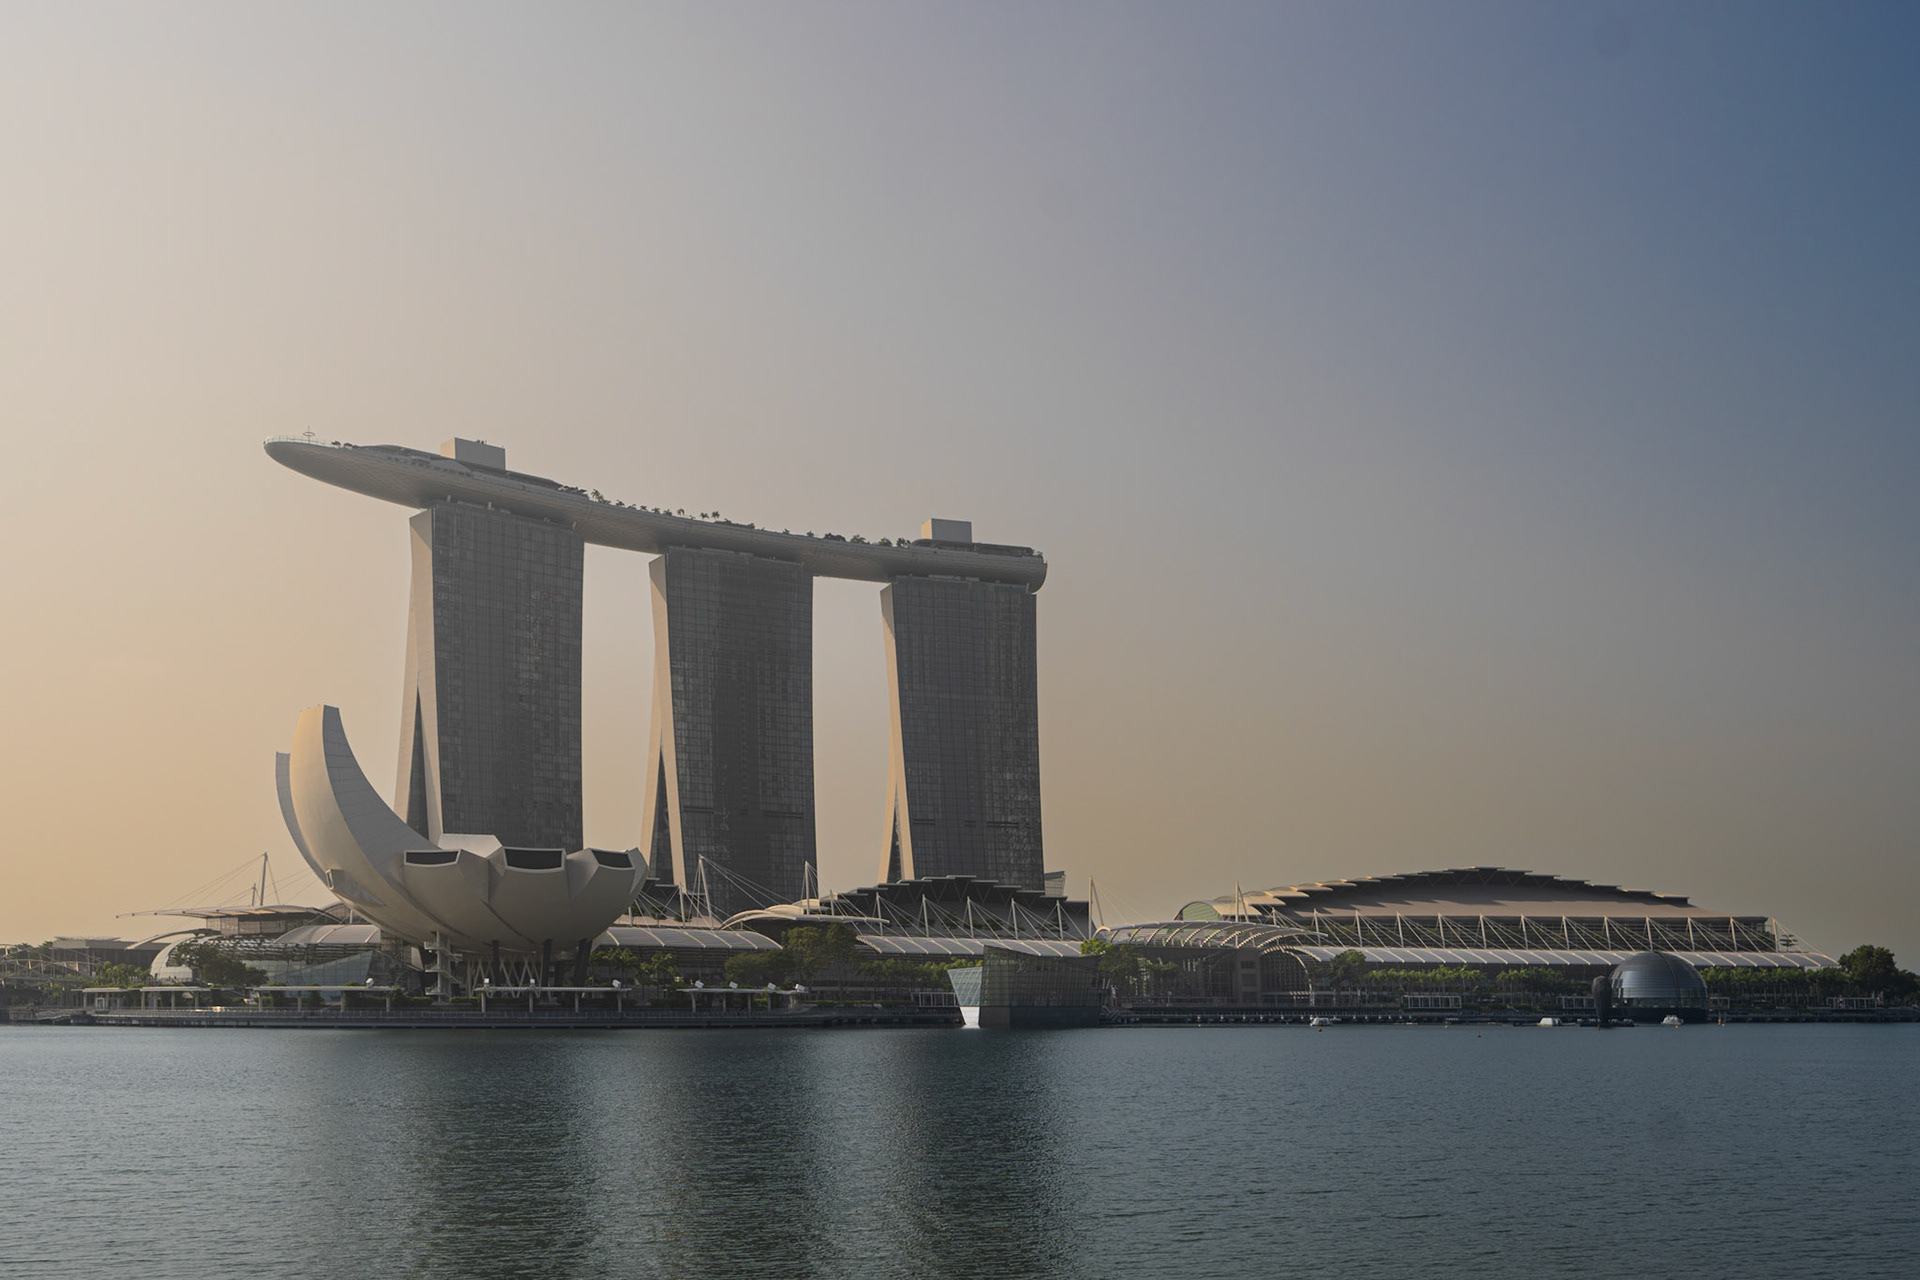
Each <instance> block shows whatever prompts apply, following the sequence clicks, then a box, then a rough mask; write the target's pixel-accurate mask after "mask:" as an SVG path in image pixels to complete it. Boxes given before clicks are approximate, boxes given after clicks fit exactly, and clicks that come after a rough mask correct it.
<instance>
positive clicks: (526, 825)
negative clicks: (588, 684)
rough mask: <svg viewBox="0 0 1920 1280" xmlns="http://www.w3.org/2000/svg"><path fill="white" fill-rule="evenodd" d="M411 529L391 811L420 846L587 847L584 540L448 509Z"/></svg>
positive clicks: (421, 518)
mask: <svg viewBox="0 0 1920 1280" xmlns="http://www.w3.org/2000/svg"><path fill="white" fill-rule="evenodd" d="M409 524H410V526H411V528H412V531H413V540H412V541H413V592H412V600H411V603H410V605H409V610H408V615H407V673H406V682H405V685H404V687H403V694H402V702H401V713H400V720H401V724H400V768H399V777H398V781H397V783H396V786H395V789H394V790H395V794H394V808H395V809H396V810H398V811H399V812H400V813H402V814H404V815H405V816H406V820H407V825H408V826H410V827H412V828H413V829H414V830H415V831H418V832H419V833H420V834H422V835H424V836H426V837H427V838H428V839H429V840H434V841H438V840H439V839H440V838H441V836H442V835H443V834H445V833H447V832H461V833H470V834H477V835H491V836H497V837H498V838H499V839H500V842H501V843H502V844H506V845H511V846H514V847H516V848H540V849H578V848H580V847H582V845H583V843H584V841H583V840H582V838H581V817H580V814H581V799H580V627H581V574H582V569H583V565H584V553H583V543H582V542H581V539H580V535H579V534H577V533H575V532H574V531H573V530H572V529H570V528H567V527H565V526H562V525H557V524H552V523H550V522H548V521H544V520H533V519H528V518H526V517H522V516H516V515H512V514H510V513H508V512H505V511H496V510H494V509H492V508H489V507H477V506H472V505H469V504H466V503H457V502H442V503H437V504H436V505H434V506H433V507H432V508H430V509H428V510H426V511H422V512H421V513H420V514H418V515H416V516H414V517H413V519H412V520H411V521H410V522H409Z"/></svg>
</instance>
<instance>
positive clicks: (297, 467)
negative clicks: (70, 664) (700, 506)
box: [266, 436, 1047, 591]
mask: <svg viewBox="0 0 1920 1280" xmlns="http://www.w3.org/2000/svg"><path fill="white" fill-rule="evenodd" d="M266 451H267V456H268V457H270V458H272V459H273V460H274V461H275V462H278V463H279V464H280V465H282V466H284V467H287V468H289V469H291V470H294V471H298V472H299V473H300V474H302V475H305V476H311V477H313V478H314V479H315V480H323V481H325V482H326V483H328V484H330V485H335V486H337V487H339V488H342V489H351V490H352V491H353V492H355V493H362V494H365V495H367V496H368V497H370V498H379V499H381V500H382V501H385V502H394V503H398V504H400V505H401V506H405V507H415V508H424V507H431V506H432V505H433V504H435V503H437V502H466V503H472V504H474V505H476V506H489V507H494V508H500V509H505V510H507V511H511V512H513V513H514V514H516V515H522V516H532V517H535V518H537V519H541V520H551V521H553V522H554V523H556V524H561V525H565V526H567V527H568V528H571V529H572V530H573V531H574V532H575V533H577V534H579V535H580V537H581V538H582V539H583V540H585V541H587V542H591V543H594V544H595V545H597V546H603V547H618V548H620V549H622V550H625V551H640V552H648V553H658V552H663V551H665V550H667V549H668V548H669V547H693V548H701V549H708V550H716V551H741V552H746V553H748V554H750V555H756V556H765V557H767V558H768V559H773V560H789V561H793V562H796V563H798V564H799V565H801V566H802V567H803V568H805V569H806V570H807V572H808V573H811V574H812V575H814V576H815V577H819V578H851V579H855V580H857V581H863V582H890V581H892V580H893V579H895V578H901V577H948V578H974V579H978V580H980V581H983V582H1005V583H1013V584H1017V585H1020V586H1024V587H1027V588H1029V589H1031V590H1035V591H1037V590H1039V589H1040V586H1041V584H1042V583H1044V582H1045V581H1046V580H1047V562H1046V560H1044V559H1043V558H1042V557H1041V556H1040V555H1038V554H1037V553H1036V552H1034V550H1033V549H1032V548H1031V547H1011V546H1000V545H998V544H994V543H983V542H968V543H952V542H938V541H935V540H934V539H930V538H922V539H919V540H917V541H915V542H914V543H912V544H910V545H905V546H880V545H878V544H877V543H870V542H849V541H847V540H845V539H843V538H840V537H838V536H837V535H832V534H829V535H825V536H822V537H809V536H808V535H806V534H801V533H776V532H774V531H773V530H771V529H756V528H754V527H753V526H752V525H746V524H735V523H733V522H732V521H729V520H718V519H714V520H700V519H695V518H693V517H690V516H676V515H667V514H665V513H663V512H657V511H648V510H646V509H645V508H643V507H635V506H627V505H624V504H622V503H616V502H608V501H603V500H601V499H596V498H594V497H593V496H592V495H591V494H590V493H588V492H587V491H586V490H583V489H578V488H574V487H572V486H570V485H563V484H560V483H559V482H557V481H554V480H549V479H547V478H545V477H544V476H535V475H527V474H525V473H523V472H519V471H508V470H506V469H504V468H501V467H492V466H487V465H485V464H483V463H479V462H473V461H467V462H461V461H456V460H455V459H453V458H449V457H443V456H441V455H440V454H435V453H427V452H425V451H424V450H421V449H410V448H407V447H405V446H404V445H392V444H379V445H354V444H346V443H340V442H331V443H323V442H320V441H316V440H307V439H300V438H292V437H285V436H276V437H274V438H272V439H270V440H268V441H267V442H266Z"/></svg>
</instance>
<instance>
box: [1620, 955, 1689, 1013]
mask: <svg viewBox="0 0 1920 1280" xmlns="http://www.w3.org/2000/svg"><path fill="white" fill-rule="evenodd" d="M1611 982H1612V986H1613V1002H1614V1004H1616V1005H1624V1006H1627V1007H1630V1008H1658V1009H1704V1008H1706V1007H1707V984H1706V982H1705V981H1704V980H1702V979H1701V977H1700V973H1699V971H1698V970H1697V969H1695V968H1694V967H1693V966H1692V965H1690V964H1688V963H1687V962H1686V961H1685V960H1682V959H1681V958H1680V957H1679V956H1674V955H1668V954H1666V953H1665V952H1663V951H1643V952H1641V953H1640V954H1639V955H1634V956H1628V957H1627V958H1626V959H1625V960H1622V961H1621V962H1620V963H1619V964H1617V965H1615V966H1614V967H1613V976H1612V979H1611Z"/></svg>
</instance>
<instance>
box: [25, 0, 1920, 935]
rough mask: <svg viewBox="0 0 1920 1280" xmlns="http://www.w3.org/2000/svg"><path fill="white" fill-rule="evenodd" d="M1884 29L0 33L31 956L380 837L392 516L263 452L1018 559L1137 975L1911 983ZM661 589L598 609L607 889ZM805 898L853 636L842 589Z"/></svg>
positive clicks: (598, 836) (1915, 272) (1482, 26)
mask: <svg viewBox="0 0 1920 1280" xmlns="http://www.w3.org/2000/svg"><path fill="white" fill-rule="evenodd" d="M1916 48H1920V9H1916V8H1914V7H1913V6H1911V5H1888V6H1874V5H1823V6H1811V5H1792V6H1778V7H1776V6H1768V5H1762V4H1753V3H1740V4H1729V5H1713V4H1689V5H1685V6H1675V5H1651V6H1639V5H1620V4H1606V5H1583V4H1557V5H1539V4H1495V5H1471V4H1461V3H1450V4H1439V5H1436V4H1426V3H1407V4H1398V5H1371V6H1369V5H1353V4H1345V5H1331V4H1325V5H1304V4H1302V5H1282V4H1265V5H1258V6H1248V7H1244V8H1236V7H1233V6H1230V5H1225V4H1211V5H1205V6H1187V5H1172V4H1167V5H1160V6H1128V5H1119V4H1111V3H1100V4H1085V5H1032V6H1015V5H994V6H958V5H954V6H932V5H890V4H888V5H883V4H873V5H782V6H771V5H762V6H719V5H680V6H671V7H668V6H660V7H635V6H631V5H575V6H571V7H554V6H524V5H515V6H489V5H475V4H459V5H441V6H433V5H411V6H404V7H389V6H355V5H346V4H328V5H324V6H323V5H313V6H308V7H304V8H302V7H293V6H287V5H253V4H248V5H199V6H186V5H173V6H152V5H136V6H127V7H112V6H103V5H88V6H75V5H67V4H46V5H32V4H24V3H13V4H9V5H7V6H6V7H4V8H0V432H3V433H4V437H3V439H4V453H3V454H0V522H3V523H0V534H4V539H5V548H6V550H5V555H4V560H0V564H4V574H5V578H4V581H3V582H0V587H3V588H4V599H5V600H6V602H7V608H6V610H5V614H4V619H5V623H4V625H5V639H4V646H5V647H4V655H5V658H6V668H7V673H8V679H7V680H6V683H5V692H4V695H0V697H3V698H4V701H3V702H0V725H3V726H4V733H3V734H0V753H3V755H0V788H3V789H0V817H3V818H4V831H5V834H6V842H5V844H4V846H0V939H6V940H28V941H30V940H38V939H40V938H43V937H47V936H50V935H52V934H54V933H56V932H108V933H121V934H125V935H129V936H132V935H138V934H141V933H142V932H143V931H158V929H159V928H160V927H162V925H161V924H160V923H157V922H150V921H146V920H119V919H116V914H117V913H120V912H126V911H133V910H138V909H142V908H151V907H157V906H162V905H167V904H172V903H178V902H179V901H181V900H182V899H183V898H184V897H185V896H186V895H187V894H188V893H189V891H191V890H193V889H195V888H196V887H197V886H199V885H201V884H202V883H203V882H205V881H207V880H210V879H212V878H213V877H215V876H216V875H218V874H219V873H221V872H223V871H226V870H228V869H230V868H232V867H234V866H236V865H238V864H239V863H241V862H242V861H243V860H245V859H246V858H248V857H249V856H257V855H258V853H259V852H260V851H261V850H263V849H265V850H269V851H271V852H272V854H273V855H274V862H275V866H276V869H277V871H278V873H279V875H280V877H281V881H282V884H283V886H284V887H285V888H286V890H287V893H286V895H285V896H289V897H295V898H301V897H304V898H306V899H307V900H311V901H322V900H324V896H325V895H324V891H323V890H321V889H320V888H319V886H318V885H317V884H316V883H315V882H313V880H312V879H311V877H310V876H308V875H307V873H306V872H305V870H304V868H302V867H301V864H300V863H299V860H298V857H297V855H295V854H294V852H293V850H292V846H291V844H290V842H289V840H288V838H287V835H286V832H285V830H284V828H283V826H282V824H281V821H280V817H279V812H278V808H277V805H276V802H275V799H274V795H273V753H274V751H276V750H283V749H285V747H286V744H287V742H288V739H289V737H290V735H291V732H292V729H293V723H294V719H295V716H296V715H297V713H298V712H299V711H300V709H301V708H302V707H305V706H308V705H310V704H312V703H315V702H321V701H326V702H331V703H334V704H336V705H338V706H339V707H340V708H341V709H342V713H343V715H344V717H345V723H346V727H347V731H348V733H349V735H350V736H351V738H352V740H353V743H354V746H355V748H356V750H357V752H358V754H359V756H360V759H361V761H362V763H363V765H364V766H365V768H366V769H367V772H368V774H369V775H370V776H371V777H372V778H373V779H374V781H375V783H376V785H378V786H379V787H380V788H381V789H382V790H383V791H384V790H387V789H389V788H390V786H391V779H392V777H393V771H394V753H395V748H396V745H397V740H398V732H399V729H398V726H399V696H400V680H401V672H402V656H403V655H402V645H403V641H404V635H405V616H404V615H405V607H406V597H407V574H408V553H407V530H406V514H407V513H406V512H405V511H404V510H402V509H400V508H398V507H394V506H390V505H387V504H384V503H380V502H376V501H374V500H372V499H368V498H363V497H360V496H357V495H354V494H350V493H346V492H344V491H342V490H336V489H331V488H328V487H325V486H323V485H320V484H317V483H315V482H313V481H310V480H307V479H305V478H303V477H300V476H298V475H295V474H294V473H292V472H290V471H286V470H283V469H281V468H280V467H278V466H276V465H275V464H273V463H272V462H271V461H269V460H268V459H267V458H266V456H265V455H264V454H263V453H262V452H261V450H260V441H261V440H262V439H263V438H264V437H266V436H268V435H272V434H282V433H289V434H290V433H297V432H300V431H302V430H306V429H311V430H313V431H315V432H316V433H318V434H319V435H320V436H321V437H322V438H325V439H343V440H352V441H356V442H362V443H373V442H393V443H400V444H408V445H413V446H417V447H424V448H433V447H436V446H437V445H438V442H439V441H440V440H442V439H444V438H445V437H447V436H450V435H453V434H455V433H458V434H462V435H468V436H479V437H484V438H486V439H488V440H491V441H493V442H496V443H501V444H504V445H505V446H506V447H507V449H508V461H509V463H510V465H513V466H515V467H517V468H520V469H524V470H530V471H534V472H538V473H541V474H544V475H549V476H553V477H555V478H558V479H561V480H563V481H566V482H569V483H575V484H582V485H588V486H593V487H597V488H600V489H602V490H604V491H605V492H606V493H607V494H608V495H609V496H612V497H619V498H622V499H625V500H628V501H632V502H644V503H648V504H657V505H663V506H674V507H686V508H688V509H689V510H696V509H699V510H705V509H713V508H718V509H719V510H721V511H724V512H725V513H727V514H728V515H729V516H731V517H734V518H736V519H742V520H753V521H755V522H757V523H759V524H761V525H771V526H773V527H775V528H779V527H783V526H790V527H792V528H795V529H815V530H822V531H824V530H828V529H832V530H837V531H839V532H841V533H849V534H850V533H855V532H861V533H865V534H866V535H867V536H869V537H873V538H878V537H881V536H896V535H898V534H900V533H902V532H909V531H913V530H917V528H918V525H919V522H920V521H921V520H922V519H923V518H925V517H926V516H929V515H942V516H953V517H960V518H971V519H972V520H973V521H974V522H975V530H976V533H977V535H978V536H980V537H982V538H985V539H990V540H994V541H1005V542H1018V543H1026V544H1030V545H1033V546H1035V547H1038V548H1040V549H1042V550H1043V551H1044V552H1045V554H1046V556H1047V558H1048V561H1049V563H1050V565H1051V574H1050V577H1049V579H1048V583H1047V586H1046V588H1045V589H1044V590H1043V591H1042V592H1041V594H1040V646H1041V651H1040V706H1041V750H1042V762H1043V764H1042V774H1043V788H1044V796H1045V814H1046V818H1045V821H1046V843H1047V850H1048V864H1049V865H1050V866H1056V867H1063V868H1065V869H1066V870H1067V871H1068V872H1069V875H1070V881H1069V883H1070V885H1071V886H1072V888H1073V890H1074V892H1075V893H1076V895H1077V894H1080V893H1084V892H1085V889H1086V885H1087V878H1088V876H1089V875H1092V876H1094V877H1095V878H1096V879H1097V880H1098V882H1099V884H1100V890H1101V899H1102V903H1103V906H1104V907H1105V908H1106V910H1107V913H1108V915H1109V918H1113V917H1115V916H1119V915H1133V916H1136V917H1138V916H1163V915H1165V914H1166V913H1168V912H1170V911H1172V910H1173V909H1175V908H1177V907H1178V906H1179V905H1180V904H1181V903H1183V902H1186V901H1189V900H1191V899H1193V898H1198V897H1211V896H1213V895H1215V894H1220V893H1226V892H1231V891H1232V889H1233V887H1234V885H1235V884H1236V883H1238V884H1241V885H1245V886H1248V887H1253V886H1271V885H1276V884H1287V883H1294V882H1298V881H1302V880H1312V879H1322V878H1328V877H1335V876H1344V875H1363V874H1381V873H1387V872H1398V871H1410V870H1420V869H1427V868H1436V867H1446V866H1458V865H1466V864H1482V863H1484V864H1501V865H1506V866H1517V867H1526V868H1532V869H1535V870H1542V871H1551V872H1557V873H1560V874H1563V875H1572V876H1584V877H1588V878H1593V879H1599V880H1606V881H1612V882H1624V883H1627V884H1631V885H1636V886H1644V887H1651V888H1656V889H1661V890H1666V891H1671V892H1679V893H1685V894H1689V895H1692V896H1693V898H1694V900H1695V901H1696V902H1700V903H1702V904H1704V905H1708V906H1710V907H1714V908H1717V909H1724V910H1727V911H1733V912H1742V913H1745V912H1766V913H1770V914H1777V915H1779V916H1780V917H1781V918H1782V920H1783V922H1784V923H1785V924H1786V925H1787V926H1788V927H1789V928H1792V929H1794V930H1796V931H1797V932H1798V933H1799V934H1800V935H1801V936H1802V938H1803V939H1805V940H1806V941H1807V942H1809V943H1811V944H1814V945H1818V946H1822V947H1826V948H1830V949H1839V948H1843V947H1847V946H1851V945H1853V944H1854V943H1856V942H1859V941H1866V940H1872V941H1879V942H1882V943H1886V944H1890V945H1893V946H1894V947H1895V948H1896V949H1897V950H1899V951H1900V952H1901V954H1902V958H1903V961H1904V962H1905V963H1907V964H1908V965H1909V966H1912V965H1913V963H1914V962H1915V961H1920V910H1917V908H1920V894H1917V892H1916V891H1917V890H1920V871H1916V866H1920V859H1916V839H1917V838H1920V768H1917V767H1916V766H1917V764H1920V668H1917V667H1916V655H1917V654H1920V508H1917V507H1916V503H1915V491H1916V481H1920V422H1917V421H1916V417H1917V414H1916V410H1920V319H1917V316H1920V312H1917V311H1916V305H1917V304H1916V299H1917V298H1920V251H1917V250H1916V240H1915V228H1916V227H1920V163H1916V157H1917V156H1920V88H1916V83H1915V79H1914V51H1915V49H1916ZM645 583H646V567H645V559H644V558H643V557H639V556H632V555H626V554H623V553H618V552H614V551H610V550H607V549H604V548H597V547H596V548H590V549H589V550H588V554H587V593H588V594H587V606H586V609H587V616H586V623H587V631H586V646H587V647H586V657H585V664H586V686H587V687H586V778H587V797H586V799H587V834H588V837H589V839H590V840H591V841H593V842H594V843H597V844H602V845H622V846H624V845H630V844H634V843H636V842H637V841H638V839H639V813H640V790H641V788H640V777H641V769H642V760H641V757H642V755H643V753H644V750H645V746H646V727H647V717H648V697H649V688H650V684H649V671H650V664H651V662H652V635H651V630H650V624H649V620H648V612H647V610H648V604H647V598H646V590H645ZM816 615H817V621H816V627H817V635H816V650H815V651H816V657H817V678H816V687H815V697H816V724H817V742H816V754H817V760H818V772H819V837H820V850H821V855H820V857H821V874H822V880H823V883H824V884H825V886H826V887H828V888H836V887H838V888H844V887H850V886H852V885H855V884H862V883H870V882H871V881H872V880H873V878H874V876H875V873H876V871H877V869H878V863H879V855H880V851H881V828H882V819H883V812H882V810H883V806H884V801H885V796H886V778H885V767H886V751H887V728H886V679H885V671H884V667H883V665H882V661H883V660H882V651H881V639H880V620H879V606H878V601H877V589H876V588H875V587H874V586H873V585H872V584H860V583H845V582H831V581H828V582H822V583H820V584H819V587H818V593H817V604H816Z"/></svg>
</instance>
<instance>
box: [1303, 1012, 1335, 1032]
mask: <svg viewBox="0 0 1920 1280" xmlns="http://www.w3.org/2000/svg"><path fill="white" fill-rule="evenodd" d="M1338 1021H1340V1019H1338V1018H1329V1017H1327V1016H1325V1015H1324V1014H1315V1015H1314V1016H1313V1020H1312V1021H1311V1022H1309V1023H1307V1025H1308V1026H1310V1027H1312V1028H1313V1029H1314V1030H1315V1031H1325V1030H1326V1029H1327V1028H1328V1027H1330V1026H1332V1025H1333V1024H1334V1023H1336V1022H1338Z"/></svg>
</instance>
